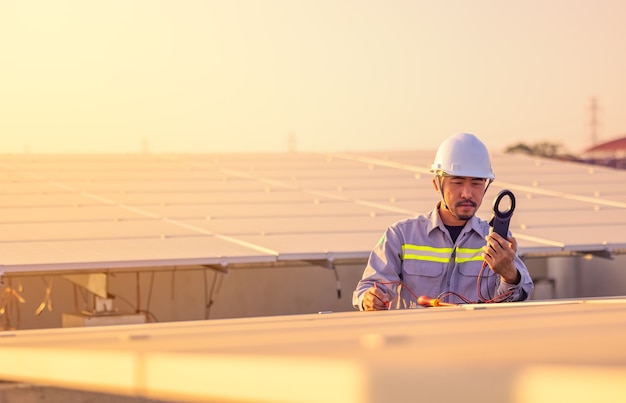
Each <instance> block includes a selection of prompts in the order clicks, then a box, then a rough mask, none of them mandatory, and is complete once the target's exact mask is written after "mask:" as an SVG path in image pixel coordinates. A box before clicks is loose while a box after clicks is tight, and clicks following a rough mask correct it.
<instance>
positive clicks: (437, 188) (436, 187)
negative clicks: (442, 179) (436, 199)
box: [433, 178, 439, 192]
mask: <svg viewBox="0 0 626 403" xmlns="http://www.w3.org/2000/svg"><path fill="white" fill-rule="evenodd" d="M433 186H434V187H435V190H436V191H437V192H438V191H439V185H438V184H437V179H435V178H433Z"/></svg>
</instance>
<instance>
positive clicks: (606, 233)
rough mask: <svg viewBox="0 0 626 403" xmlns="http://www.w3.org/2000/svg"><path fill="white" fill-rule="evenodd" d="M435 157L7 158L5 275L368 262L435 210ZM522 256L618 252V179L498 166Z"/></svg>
mask: <svg viewBox="0 0 626 403" xmlns="http://www.w3.org/2000/svg"><path fill="white" fill-rule="evenodd" d="M433 155H434V152H433V151H427V150H417V151H395V152H359V153H341V154H321V153H320V154H317V153H266V154H219V155H218V154H214V155H213V154H190V155H149V154H145V155H143V154H142V155H32V154H31V155H6V156H3V157H2V159H1V160H2V163H1V164H0V241H1V243H0V265H1V268H2V269H3V270H4V271H5V272H12V271H18V272H26V271H45V270H59V269H65V268H72V269H73V270H81V269H84V270H94V269H102V268H112V267H113V268H115V267H132V268H141V267H144V266H150V267H154V266H159V265H188V264H215V263H221V264H232V263H236V262H244V261H245V262H255V261H258V262H268V261H270V262H271V261H281V260H298V259H301V260H307V259H341V258H354V257H359V258H365V257H367V255H368V254H369V251H370V249H371V247H372V246H373V245H374V243H375V242H376V241H377V240H378V238H379V237H380V235H381V234H382V233H383V231H384V230H385V228H386V227H387V226H388V225H389V224H391V223H393V222H395V221H398V220H401V219H404V218H407V217H411V216H414V215H416V214H418V213H421V212H426V211H428V210H430V209H432V208H433V207H434V204H435V203H436V201H437V200H438V198H439V195H438V193H437V192H436V191H435V190H434V188H433V185H432V176H431V174H430V173H429V166H430V162H431V160H432V157H433ZM493 166H494V170H495V172H496V182H494V184H493V185H492V187H491V188H490V189H489V191H488V193H487V194H486V196H485V200H484V202H483V205H482V206H481V208H480V211H479V213H480V215H481V216H482V217H483V218H488V217H489V216H490V214H491V204H492V200H493V198H494V197H495V196H496V195H497V192H499V191H500V190H502V189H504V188H507V189H510V190H511V191H513V192H514V194H515V195H516V199H517V209H516V212H515V214H514V215H513V220H512V225H511V230H512V231H513V233H514V235H515V236H516V237H517V238H518V242H519V250H520V253H521V254H522V255H526V256H532V255H533V254H545V253H552V254H558V253H564V254H565V253H571V252H577V251H579V252H581V253H582V252H585V253H586V252H588V251H590V250H599V251H601V250H605V251H607V250H608V251H609V252H614V253H621V249H623V248H625V247H626V234H625V233H624V231H623V228H624V224H625V221H626V218H624V217H626V214H624V213H625V212H626V173H625V172H624V171H620V170H614V169H609V168H603V167H595V166H590V165H584V164H576V163H570V162H565V161H557V160H547V159H540V158H535V157H528V156H521V155H508V154H507V155H504V154H494V156H493Z"/></svg>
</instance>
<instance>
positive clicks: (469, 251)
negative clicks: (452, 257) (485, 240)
mask: <svg viewBox="0 0 626 403" xmlns="http://www.w3.org/2000/svg"><path fill="white" fill-rule="evenodd" d="M482 251H483V248H458V249H457V250H456V261H457V263H463V262H471V261H476V260H483V256H482Z"/></svg>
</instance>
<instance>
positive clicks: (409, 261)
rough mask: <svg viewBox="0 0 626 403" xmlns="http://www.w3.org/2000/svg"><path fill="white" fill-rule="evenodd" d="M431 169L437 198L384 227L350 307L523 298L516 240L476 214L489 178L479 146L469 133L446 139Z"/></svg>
mask: <svg viewBox="0 0 626 403" xmlns="http://www.w3.org/2000/svg"><path fill="white" fill-rule="evenodd" d="M431 172H433V173H434V175H435V176H434V178H433V185H434V187H435V190H436V191H437V192H439V193H440V194H441V201H439V202H438V203H437V206H436V208H435V209H434V210H432V211H430V212H429V213H427V214H424V215H420V216H417V217H414V218H409V219H406V220H403V221H400V222H397V223H395V224H393V225H391V226H390V227H389V228H387V230H386V232H385V234H384V235H383V237H382V238H381V239H380V241H379V242H378V244H377V245H376V247H375V248H374V249H373V250H372V252H371V254H370V258H369V261H368V264H367V266H366V268H365V270H364V272H363V277H362V278H361V280H360V281H359V283H358V284H357V287H356V290H355V291H354V294H353V298H352V302H353V304H354V307H355V308H357V309H360V310H365V311H372V310H381V309H390V308H408V307H416V306H417V305H418V301H417V300H418V299H419V297H420V296H426V297H430V298H433V299H434V300H436V301H441V302H444V303H476V302H501V301H523V300H526V299H528V298H529V297H530V295H531V294H532V291H533V289H534V285H533V282H532V279H531V278H530V275H529V274H528V269H527V268H526V265H525V264H524V262H522V260H521V259H520V258H519V256H518V255H517V241H516V240H515V238H514V237H512V236H511V234H510V232H509V236H508V238H507V239H504V238H503V237H501V236H500V235H498V234H497V233H491V231H490V228H491V227H490V226H489V223H488V222H487V221H485V220H482V219H480V218H478V217H477V216H475V214H476V211H477V210H478V208H479V207H480V205H481V203H482V201H483V197H484V195H485V192H486V191H487V188H488V187H489V185H490V184H491V182H492V181H493V180H494V178H495V176H494V174H493V171H492V169H491V161H490V158H489V152H488V151H487V148H486V147H485V145H484V144H483V143H482V142H481V141H480V140H479V139H478V138H477V137H476V136H474V135H472V134H467V133H462V134H458V135H455V136H452V137H449V138H448V139H446V140H444V141H443V142H442V143H441V145H440V146H439V149H438V150H437V154H436V156H435V161H434V163H433V165H432V168H431ZM420 302H422V301H420Z"/></svg>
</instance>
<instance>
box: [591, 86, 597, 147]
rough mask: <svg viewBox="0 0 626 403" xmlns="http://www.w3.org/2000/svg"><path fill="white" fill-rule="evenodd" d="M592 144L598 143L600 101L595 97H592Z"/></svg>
mask: <svg viewBox="0 0 626 403" xmlns="http://www.w3.org/2000/svg"><path fill="white" fill-rule="evenodd" d="M590 112H591V121H590V124H591V146H592V147H593V146H595V145H596V144H597V143H598V102H597V100H596V98H595V97H592V98H591V109H590Z"/></svg>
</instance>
